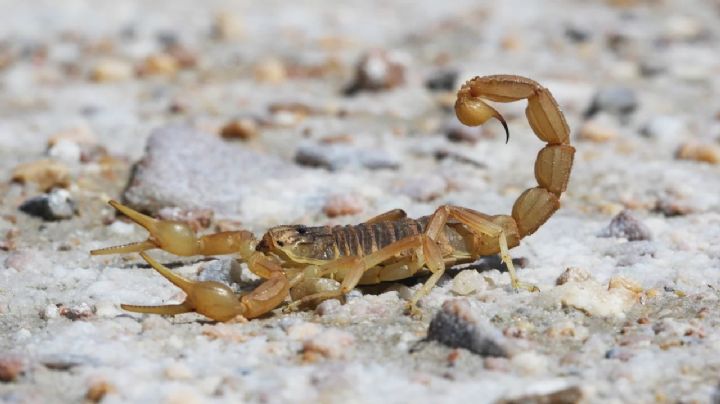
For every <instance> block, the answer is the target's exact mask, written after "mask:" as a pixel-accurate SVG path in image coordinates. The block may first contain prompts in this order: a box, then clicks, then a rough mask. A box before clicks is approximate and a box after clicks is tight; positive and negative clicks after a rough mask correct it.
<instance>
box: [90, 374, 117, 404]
mask: <svg viewBox="0 0 720 404" xmlns="http://www.w3.org/2000/svg"><path fill="white" fill-rule="evenodd" d="M116 391H117V388H116V387H115V386H114V385H113V384H112V383H110V382H108V381H107V380H105V379H104V378H97V379H94V380H91V381H90V382H89V386H88V389H87V391H86V392H85V399H86V400H88V401H90V402H93V403H98V402H100V401H102V399H103V398H105V396H107V395H108V394H112V393H115V392H116Z"/></svg>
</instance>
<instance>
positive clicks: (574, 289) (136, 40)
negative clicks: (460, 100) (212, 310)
mask: <svg viewBox="0 0 720 404" xmlns="http://www.w3.org/2000/svg"><path fill="white" fill-rule="evenodd" d="M0 11H2V12H0V89H1V90H0V115H1V119H0V173H2V174H1V175H0V335H1V336H2V338H0V401H3V402H20V403H25V402H77V401H81V400H89V401H101V400H102V401H104V402H158V401H160V402H167V403H195V402H271V403H275V402H353V403H355V402H357V403H364V402H368V403H369V402H398V403H399V402H411V401H412V402H418V403H420V402H456V401H460V400H465V401H472V402H504V403H515V402H531V403H542V402H571V403H575V402H720V388H718V385H719V383H720V377H718V374H719V372H720V332H719V331H718V324H719V323H720V313H719V312H718V310H717V307H718V298H719V297H720V294H719V293H718V290H719V288H720V249H718V245H720V192H719V190H720V98H718V97H716V96H715V95H716V94H717V93H718V90H720V79H718V77H720V75H718V74H717V73H718V72H720V59H718V57H717V55H718V54H719V52H720V42H719V39H720V28H719V27H720V26H719V25H718V24H717V21H718V18H720V3H718V2H717V1H699V0H698V1H685V2H673V1H653V0H645V1H643V0H608V1H604V2H602V1H592V2H591V1H585V2H573V1H570V0H554V1H549V2H542V3H541V2H530V1H520V0H510V1H504V2H477V1H470V0H467V1H464V0H458V1H452V2H433V1H427V0H423V1H415V2H401V1H397V2H380V1H374V2H367V1H351V2H343V4H342V5H339V4H337V2H327V1H320V0H317V1H308V2H302V3H299V2H293V3H288V2H280V1H266V2H262V4H260V3H255V2H231V1H227V0H215V1H209V2H204V4H203V6H202V7H200V6H199V5H198V4H197V3H196V2H193V1H189V0H187V1H185V0H184V1H175V2H172V3H169V2H168V3H161V2H141V1H125V2H90V1H83V0H72V1H65V2H53V1H40V0H38V1H29V2H17V1H8V0H3V1H0ZM399 21H401V22H402V23H401V24H399V23H398V22H399ZM713 55H715V56H713ZM495 73H507V74H519V75H523V76H527V77H530V78H532V79H534V80H537V81H538V82H540V83H541V84H543V85H544V86H546V87H547V88H548V89H549V90H550V91H551V92H552V93H553V94H554V95H555V97H556V98H557V100H558V103H559V104H560V105H561V106H562V108H563V111H564V112H565V113H566V115H567V119H568V123H569V124H570V127H571V128H572V142H573V145H574V146H575V147H576V149H577V153H576V157H575V166H574V169H573V173H572V177H571V181H570V185H569V188H568V190H567V192H566V193H565V194H564V195H563V198H562V204H563V206H562V208H561V209H560V210H559V211H558V212H557V213H556V214H555V215H554V216H553V217H552V218H551V219H550V220H549V221H548V222H547V223H546V224H545V225H544V226H542V227H541V228H540V230H539V231H538V232H537V233H535V234H533V235H532V236H530V237H528V238H526V239H524V240H523V242H522V244H521V245H520V246H519V247H517V248H515V249H513V250H512V251H511V253H512V255H513V257H514V258H516V261H517V264H518V266H519V267H520V269H519V276H520V277H521V279H522V280H523V281H526V282H530V283H534V284H536V285H538V286H539V288H540V290H541V291H540V292H535V293H531V292H528V291H514V290H513V289H512V288H511V287H510V285H509V279H508V276H507V273H506V272H504V271H502V270H501V269H502V268H501V265H500V264H499V262H498V260H496V259H493V258H492V257H490V258H488V259H483V260H481V261H479V262H477V263H473V264H470V265H469V266H466V267H460V268H453V269H451V270H449V271H448V274H447V275H446V276H444V277H443V278H442V279H441V280H440V282H439V283H438V286H437V287H436V288H434V289H433V291H432V293H431V294H430V295H429V296H427V297H426V298H425V299H423V300H422V301H421V309H422V311H423V316H422V318H411V317H408V316H405V315H404V314H403V307H404V302H405V301H406V299H408V298H409V297H410V296H411V295H412V293H413V291H414V290H416V289H417V288H419V286H420V283H419V282H420V281H422V278H420V279H416V280H408V281H404V282H400V283H390V284H382V285H378V286H373V287H365V288H361V289H359V290H354V291H352V292H351V293H350V294H349V295H348V296H347V299H346V301H345V302H344V304H341V303H340V302H338V301H335V300H332V301H327V302H325V303H323V304H321V305H320V306H319V307H318V308H316V309H315V310H306V311H300V312H296V313H290V314H284V313H282V312H281V311H276V312H273V313H272V314H271V315H269V316H267V317H265V318H262V319H256V320H252V321H249V322H247V323H227V324H225V323H213V322H208V321H207V320H206V319H204V318H202V317H201V316H199V315H196V314H184V315H179V316H175V317H161V316H147V315H137V314H128V313H126V312H123V311H122V310H121V309H120V306H119V305H120V303H132V304H160V303H163V302H176V301H180V300H182V298H183V296H182V292H180V291H179V290H178V289H176V288H174V287H173V286H172V285H171V284H169V283H168V282H167V281H165V280H164V279H163V278H161V277H160V276H158V275H157V274H156V273H154V272H153V271H152V270H151V269H150V268H149V267H148V266H147V265H146V264H145V263H144V262H143V261H142V260H141V259H140V258H139V257H138V256H137V255H134V254H130V255H127V256H103V257H93V258H91V257H90V256H89V255H88V251H89V250H91V249H95V248H101V247H105V246H109V245H116V244H121V243H127V242H131V241H138V240H142V239H144V238H145V237H146V233H145V232H144V231H143V230H142V229H140V228H138V227H137V226H135V225H133V224H131V223H130V222H128V221H126V220H125V219H123V218H121V217H116V215H115V213H114V212H113V211H112V209H111V208H110V207H109V206H108V205H107V204H106V202H107V200H108V199H118V200H124V201H126V202H127V203H128V204H129V205H131V206H134V207H136V208H137V209H142V210H144V211H146V212H148V213H151V214H153V215H157V216H161V217H164V218H168V219H178V220H184V221H187V222H188V223H190V224H191V225H192V226H194V227H195V228H196V229H198V231H200V232H204V233H209V232H214V231H218V230H223V229H238V228H243V229H248V230H251V231H254V232H256V233H257V234H258V235H260V234H262V232H263V231H264V230H265V229H267V228H269V227H271V226H274V225H278V224H288V223H303V224H308V225H316V224H345V223H357V222H361V221H363V220H366V219H368V218H369V217H372V216H374V215H376V214H379V213H382V212H385V211H387V210H390V209H394V208H402V209H405V210H406V211H407V212H408V214H410V215H411V216H414V217H416V216H421V215H427V214H430V213H432V211H433V210H434V209H435V207H437V206H439V205H441V204H444V203H452V204H456V205H462V206H467V207H471V208H473V209H477V210H480V211H483V212H487V213H490V214H496V213H507V212H510V209H511V207H512V204H513V202H514V200H515V198H517V196H518V195H519V194H520V193H521V192H522V191H523V190H524V189H526V188H528V187H532V186H534V184H535V179H534V176H533V164H534V163H533V161H534V159H535V157H536V154H537V150H539V149H540V148H541V147H542V144H541V142H539V141H538V140H537V138H536V137H535V136H534V135H533V134H532V133H531V130H530V128H529V126H528V124H527V122H526V119H525V115H524V113H523V108H524V103H516V104H503V105H500V106H499V107H498V108H499V109H500V110H501V111H502V113H503V114H504V115H505V117H506V118H507V119H508V123H509V126H510V132H511V139H510V142H509V143H508V144H505V139H504V133H503V132H502V128H501V127H500V126H499V125H498V124H497V123H496V122H489V123H488V124H486V125H485V126H484V127H482V128H480V129H468V128H463V127H461V126H460V125H459V124H458V123H457V121H456V119H455V118H454V116H453V115H452V114H451V108H450V107H451V106H452V103H453V102H454V93H455V91H456V90H457V88H458V87H459V85H460V84H461V83H462V81H464V80H466V79H468V78H470V77H473V76H476V75H486V74H495ZM135 163H138V164H135ZM152 254H153V256H154V257H157V258H158V259H160V260H162V261H163V262H166V263H171V264H172V265H171V266H172V267H173V270H174V271H177V272H179V273H181V274H183V275H185V276H187V277H190V278H195V277H198V278H201V279H217V280H221V281H225V282H230V283H233V281H236V282H238V283H234V284H233V285H232V286H233V287H235V288H237V289H242V290H245V291H247V290H251V289H252V288H253V287H255V286H256V285H257V278H256V277H254V276H253V275H252V274H250V273H249V271H248V270H247V268H245V267H244V265H238V264H236V263H234V262H233V261H232V260H231V259H229V258H227V257H225V258H223V257H217V258H213V257H208V258H203V257H194V258H193V257H191V258H182V259H180V258H178V257H174V256H172V255H169V254H167V253H164V252H153V253H152Z"/></svg>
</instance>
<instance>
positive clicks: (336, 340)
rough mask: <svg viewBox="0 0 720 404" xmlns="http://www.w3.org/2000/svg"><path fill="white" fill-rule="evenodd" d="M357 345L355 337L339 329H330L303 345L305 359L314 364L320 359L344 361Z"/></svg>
mask: <svg viewBox="0 0 720 404" xmlns="http://www.w3.org/2000/svg"><path fill="white" fill-rule="evenodd" d="M354 345H355V337H354V336H353V335H352V334H350V333H349V332H347V331H342V330H339V329H337V328H328V329H325V330H324V331H322V332H320V333H318V334H317V335H314V336H313V337H311V338H309V339H307V340H305V342H304V343H303V350H302V353H303V358H304V359H305V360H306V361H309V362H313V361H315V360H317V359H318V358H319V357H322V358H326V359H342V358H345V357H347V356H349V355H348V354H349V352H350V350H351V349H352V347H353V346H354Z"/></svg>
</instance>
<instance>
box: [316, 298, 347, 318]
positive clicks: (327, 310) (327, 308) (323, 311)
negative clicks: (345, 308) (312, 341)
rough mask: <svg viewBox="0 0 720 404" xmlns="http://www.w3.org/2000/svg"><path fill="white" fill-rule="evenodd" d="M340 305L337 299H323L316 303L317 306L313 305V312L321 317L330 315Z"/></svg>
mask: <svg viewBox="0 0 720 404" xmlns="http://www.w3.org/2000/svg"><path fill="white" fill-rule="evenodd" d="M341 306H342V303H340V301H339V300H337V299H328V300H323V301H322V302H321V303H320V304H318V305H317V307H315V314H317V315H318V316H321V317H322V316H327V315H331V314H333V313H336V312H337V311H338V309H339V308H340V307H341Z"/></svg>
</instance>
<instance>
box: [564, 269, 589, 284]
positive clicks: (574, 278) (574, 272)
mask: <svg viewBox="0 0 720 404" xmlns="http://www.w3.org/2000/svg"><path fill="white" fill-rule="evenodd" d="M590 279H592V275H590V272H588V271H586V270H584V269H582V268H578V267H569V268H566V269H565V271H564V272H563V273H562V274H560V276H558V278H557V279H556V280H555V284H556V285H558V286H560V285H564V284H566V283H568V282H585V281H587V280H590Z"/></svg>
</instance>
